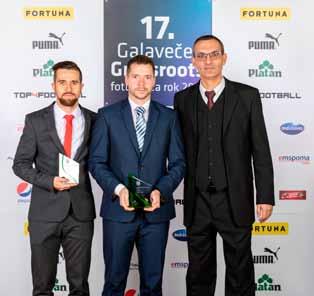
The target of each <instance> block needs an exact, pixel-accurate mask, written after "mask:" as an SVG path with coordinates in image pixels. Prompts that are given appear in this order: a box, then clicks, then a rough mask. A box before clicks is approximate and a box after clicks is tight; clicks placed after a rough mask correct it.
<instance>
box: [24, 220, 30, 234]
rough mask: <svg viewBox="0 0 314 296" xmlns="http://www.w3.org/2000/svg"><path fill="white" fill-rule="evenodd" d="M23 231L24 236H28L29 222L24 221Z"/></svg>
mask: <svg viewBox="0 0 314 296" xmlns="http://www.w3.org/2000/svg"><path fill="white" fill-rule="evenodd" d="M23 233H24V236H28V235H29V231H28V222H27V221H26V222H24V225H23Z"/></svg>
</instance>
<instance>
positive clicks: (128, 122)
mask: <svg viewBox="0 0 314 296" xmlns="http://www.w3.org/2000/svg"><path fill="white" fill-rule="evenodd" d="M121 112H122V118H123V122H124V125H125V128H126V129H127V131H128V135H129V137H130V141H131V143H132V145H133V148H134V149H135V151H136V154H137V156H138V157H139V158H140V154H141V153H140V150H139V147H138V143H137V138H136V132H135V128H134V122H133V118H132V111H131V106H130V104H129V102H128V100H127V99H126V100H125V101H124V102H123V103H122V108H121Z"/></svg>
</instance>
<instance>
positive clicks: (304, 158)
mask: <svg viewBox="0 0 314 296" xmlns="http://www.w3.org/2000/svg"><path fill="white" fill-rule="evenodd" d="M278 160H279V162H293V163H297V162H298V163H301V164H310V162H311V158H310V156H308V155H280V156H279V157H278Z"/></svg>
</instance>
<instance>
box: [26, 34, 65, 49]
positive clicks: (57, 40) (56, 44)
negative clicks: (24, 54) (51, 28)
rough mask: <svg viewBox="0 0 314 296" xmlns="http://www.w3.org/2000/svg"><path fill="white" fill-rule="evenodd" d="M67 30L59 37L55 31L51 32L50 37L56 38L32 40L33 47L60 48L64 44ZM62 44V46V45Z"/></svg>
mask: <svg viewBox="0 0 314 296" xmlns="http://www.w3.org/2000/svg"><path fill="white" fill-rule="evenodd" d="M64 35H65V32H64V33H63V34H62V35H61V36H60V37H59V36H57V35H56V34H54V33H49V35H48V37H49V38H52V39H54V40H34V41H33V42H32V48H33V49H51V50H54V49H60V48H61V46H63V37H64ZM60 45H61V46H60Z"/></svg>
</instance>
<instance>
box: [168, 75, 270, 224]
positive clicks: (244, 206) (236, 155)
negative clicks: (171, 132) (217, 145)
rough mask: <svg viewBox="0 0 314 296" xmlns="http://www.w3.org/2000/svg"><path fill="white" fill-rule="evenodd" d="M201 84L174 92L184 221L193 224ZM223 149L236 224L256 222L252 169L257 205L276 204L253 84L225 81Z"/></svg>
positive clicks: (265, 142) (265, 139) (266, 147)
mask: <svg viewBox="0 0 314 296" xmlns="http://www.w3.org/2000/svg"><path fill="white" fill-rule="evenodd" d="M198 96H201V94H200V92H199V83H197V84H195V85H193V86H191V87H189V88H187V89H185V90H182V91H180V92H178V93H176V94H175V97H174V107H175V109H176V110H177V111H178V114H179V118H180V122H181V126H182V131H183V138H184V144H185V153H186V161H187V170H186V176H185V180H184V224H185V225H186V226H189V225H191V223H192V220H193V215H194V207H195V197H196V187H195V176H196V158H197V152H198V144H197V143H198V139H197V129H198V127H197V110H196V108H197V98H198ZM222 133H223V134H222V146H223V147H222V148H223V155H224V161H225V168H226V174H227V182H228V193H229V194H228V195H229V198H230V205H231V209H232V214H233V218H234V220H235V222H236V223H237V224H238V225H240V226H247V225H250V224H252V223H253V222H254V220H255V207H254V189H253V188H254V186H253V171H252V165H253V168H254V176H255V189H256V203H257V204H272V205H273V204H274V185H273V166H272V159H271V154H270V149H269V144H268V138H267V133H266V128H265V122H264V117H263V111H262V104H261V99H260V95H259V92H258V90H257V89H256V88H253V87H251V86H248V85H244V84H241V83H237V82H233V81H230V80H227V79H226V86H225V104H224V113H223V131H222Z"/></svg>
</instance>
